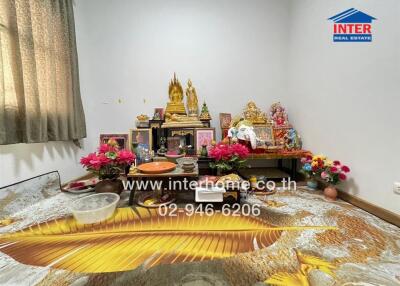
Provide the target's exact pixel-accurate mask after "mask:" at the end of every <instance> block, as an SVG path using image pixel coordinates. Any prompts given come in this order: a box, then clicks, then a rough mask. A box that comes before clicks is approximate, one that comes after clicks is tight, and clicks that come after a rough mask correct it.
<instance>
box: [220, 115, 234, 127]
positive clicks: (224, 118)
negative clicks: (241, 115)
mask: <svg viewBox="0 0 400 286" xmlns="http://www.w3.org/2000/svg"><path fill="white" fill-rule="evenodd" d="M231 121H232V115H231V114H230V113H220V114H219V124H220V126H221V129H226V128H229V127H230V126H231Z"/></svg>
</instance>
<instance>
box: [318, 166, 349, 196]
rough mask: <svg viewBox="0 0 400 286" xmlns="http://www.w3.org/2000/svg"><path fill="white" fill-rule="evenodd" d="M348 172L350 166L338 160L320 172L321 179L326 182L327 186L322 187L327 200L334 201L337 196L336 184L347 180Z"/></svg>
mask: <svg viewBox="0 0 400 286" xmlns="http://www.w3.org/2000/svg"><path fill="white" fill-rule="evenodd" d="M349 172H350V168H349V167H348V166H346V165H342V164H341V163H340V161H333V163H332V164H329V165H327V166H326V167H325V169H324V171H322V172H321V174H320V176H321V179H322V180H324V181H325V182H327V183H328V186H327V187H325V189H324V195H325V198H326V199H327V200H330V201H335V200H336V197H337V189H336V187H335V186H336V185H337V184H339V183H340V182H343V181H346V180H347V175H346V174H347V173H349Z"/></svg>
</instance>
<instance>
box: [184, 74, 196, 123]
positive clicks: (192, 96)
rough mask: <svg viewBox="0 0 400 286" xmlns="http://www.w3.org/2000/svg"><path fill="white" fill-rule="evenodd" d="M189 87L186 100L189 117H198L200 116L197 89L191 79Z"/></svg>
mask: <svg viewBox="0 0 400 286" xmlns="http://www.w3.org/2000/svg"><path fill="white" fill-rule="evenodd" d="M187 85H188V87H187V89H186V100H187V109H188V115H189V116H190V117H196V118H197V117H198V115H199V102H198V100H197V94H196V89H195V88H194V86H193V85H192V81H191V80H190V79H189V80H188V83H187Z"/></svg>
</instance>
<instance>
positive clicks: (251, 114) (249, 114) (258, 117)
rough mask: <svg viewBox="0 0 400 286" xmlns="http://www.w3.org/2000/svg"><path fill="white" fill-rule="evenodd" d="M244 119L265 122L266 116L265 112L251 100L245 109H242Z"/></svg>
mask: <svg viewBox="0 0 400 286" xmlns="http://www.w3.org/2000/svg"><path fill="white" fill-rule="evenodd" d="M243 116H244V119H246V120H248V121H250V122H251V123H253V124H266V123H267V116H266V115H265V113H263V112H261V110H260V109H259V108H258V107H257V106H256V104H255V103H254V102H253V101H250V102H249V103H247V105H246V108H245V110H244V111H243Z"/></svg>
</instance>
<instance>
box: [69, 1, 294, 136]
mask: <svg viewBox="0 0 400 286" xmlns="http://www.w3.org/2000/svg"><path fill="white" fill-rule="evenodd" d="M287 4H288V2H287V1H279V0H269V1H262V0H257V1H251V2H248V1H231V0H223V1H221V0H220V1H213V0H207V1H196V0H192V1H187V0H186V1H184V0H181V1H171V0H168V1H164V0H157V1H132V0H119V1H108V0H77V1H76V7H75V24H76V31H77V43H78V52H79V63H80V74H81V89H82V93H85V94H87V95H88V96H89V97H90V98H91V99H92V102H91V105H92V106H91V108H93V109H95V110H96V114H95V115H94V116H95V120H94V121H93V122H92V123H93V124H92V125H90V126H89V128H91V130H93V133H92V135H93V138H90V139H91V140H92V141H93V142H95V141H96V140H97V136H98V134H99V133H102V132H119V131H122V132H127V130H128V129H129V128H134V122H135V119H136V116H137V115H139V114H141V113H145V114H148V115H152V114H153V110H154V108H155V107H164V108H165V106H166V103H167V101H168V83H169V81H170V79H171V78H172V76H173V73H174V72H176V73H177V76H178V78H179V80H180V81H181V83H182V85H183V86H184V87H185V86H186V82H187V80H188V78H190V79H192V81H193V84H194V86H195V87H196V89H197V95H198V97H199V102H200V103H201V104H202V103H203V101H204V100H205V101H206V103H207V104H208V107H209V110H210V112H211V116H212V117H213V121H212V125H213V126H215V127H218V126H219V119H218V113H220V112H232V113H234V114H235V113H239V112H240V111H241V110H242V108H243V107H244V106H245V104H246V103H247V101H248V100H249V99H253V100H255V101H256V102H257V103H258V104H259V106H260V107H262V108H263V109H265V110H266V109H267V107H268V106H269V105H270V104H271V103H272V102H273V101H274V100H277V99H279V98H281V97H282V96H283V94H285V93H286V90H285V89H286V84H285V78H286V76H285V75H286V55H287V25H286V22H287V21H286V20H287V16H288V12H289V9H288V5H287ZM217 130H218V132H219V128H217Z"/></svg>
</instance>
